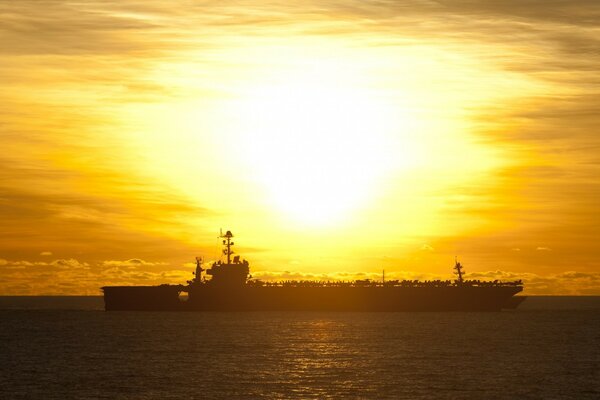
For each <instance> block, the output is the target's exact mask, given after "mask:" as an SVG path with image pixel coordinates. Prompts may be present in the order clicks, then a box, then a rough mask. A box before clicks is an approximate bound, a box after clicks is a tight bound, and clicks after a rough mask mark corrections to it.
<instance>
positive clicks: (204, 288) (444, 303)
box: [103, 285, 524, 311]
mask: <svg viewBox="0 0 600 400" xmlns="http://www.w3.org/2000/svg"><path fill="white" fill-rule="evenodd" d="M165 286H166V287H165ZM143 288H144V289H142V290H140V289H139V287H118V290H114V289H115V287H105V288H103V289H104V300H105V305H106V310H107V311H113V310H130V311H500V310H502V309H514V308H516V307H517V306H518V305H519V304H520V303H521V302H522V301H523V300H524V297H513V296H514V295H515V294H517V293H518V292H520V291H521V290H522V288H521V287H518V286H487V287H486V286H446V287H426V286H425V287H398V286H390V287H386V286H372V287H369V286H365V287H344V286H320V287H310V286H308V287H303V286H294V287H286V286H252V285H246V286H244V287H241V288H239V287H238V288H235V289H233V288H232V289H230V290H227V289H226V288H222V287H216V286H211V285H200V286H198V287H189V288H185V291H187V292H188V298H187V300H186V301H183V300H180V298H179V294H180V293H181V292H182V291H183V290H184V288H183V287H182V286H168V285H163V288H162V290H158V289H155V290H153V289H152V288H161V287H160V286H155V287H151V286H149V287H143ZM136 289H137V290H136Z"/></svg>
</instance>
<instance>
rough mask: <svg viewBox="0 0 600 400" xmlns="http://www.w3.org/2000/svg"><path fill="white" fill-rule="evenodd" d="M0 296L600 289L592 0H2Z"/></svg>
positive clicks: (598, 55) (597, 69) (599, 85)
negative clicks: (378, 288)
mask: <svg viewBox="0 0 600 400" xmlns="http://www.w3.org/2000/svg"><path fill="white" fill-rule="evenodd" d="M0 21H1V23H0V57H1V58H0V59H1V62H0V83H1V87H2V90H1V91H0V144H1V151H0V166H1V168H0V220H1V224H0V230H1V235H0V295H28V294H94V295H95V294H100V293H101V292H100V290H99V288H100V286H103V285H113V284H156V283H184V282H185V280H186V279H190V278H191V277H192V275H191V271H192V270H193V264H192V263H193V261H194V257H195V256H197V255H198V256H203V257H204V258H205V260H215V259H218V257H219V246H218V240H217V235H218V233H219V228H223V229H231V230H232V231H233V233H234V234H235V235H236V238H235V241H236V242H237V245H236V251H237V252H239V253H240V254H241V255H242V256H243V257H244V258H246V259H248V260H249V261H250V267H251V272H252V274H253V276H254V277H259V278H262V279H288V278H293V279H346V280H348V279H355V278H375V279H379V277H380V275H381V271H382V269H385V271H386V277H388V276H389V277H390V279H392V278H399V279H416V278H419V279H432V278H442V279H450V278H451V276H452V275H451V268H452V266H453V263H454V257H455V256H458V257H459V259H460V260H461V261H462V262H463V263H464V265H465V269H466V271H467V278H471V279H484V278H485V279H507V280H508V279H510V280H512V279H523V280H524V281H525V293H526V294H581V295H583V294H597V295H600V212H599V211H600V206H599V205H600V52H599V51H598V49H600V2H598V1H597V0H574V1H553V0H544V1H533V0H506V1H468V0H440V1H425V0H410V1H396V0H394V1H385V0H384V1H362V0H361V1H356V0H347V1H313V0H308V1H302V2H289V1H272V2H267V1H238V2H231V3H229V2H220V1H181V2H173V1H167V0H162V1H144V2H140V1H129V0H125V1H93V0H90V1H50V0H49V1H33V0H20V1H4V2H2V3H0Z"/></svg>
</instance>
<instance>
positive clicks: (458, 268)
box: [454, 257, 465, 284]
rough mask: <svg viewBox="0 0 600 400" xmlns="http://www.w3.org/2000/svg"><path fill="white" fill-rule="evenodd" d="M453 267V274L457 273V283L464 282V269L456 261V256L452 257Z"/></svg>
mask: <svg viewBox="0 0 600 400" xmlns="http://www.w3.org/2000/svg"><path fill="white" fill-rule="evenodd" d="M454 269H455V270H456V272H455V274H456V275H458V280H457V281H458V283H459V284H461V283H463V282H464V279H463V274H464V273H465V271H464V270H463V266H462V264H461V263H459V262H458V258H457V257H454Z"/></svg>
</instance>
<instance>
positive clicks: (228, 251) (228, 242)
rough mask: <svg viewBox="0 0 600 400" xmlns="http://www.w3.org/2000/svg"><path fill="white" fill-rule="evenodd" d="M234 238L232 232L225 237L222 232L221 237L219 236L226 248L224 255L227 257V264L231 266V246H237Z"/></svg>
mask: <svg viewBox="0 0 600 400" xmlns="http://www.w3.org/2000/svg"><path fill="white" fill-rule="evenodd" d="M232 237H233V233H231V231H227V232H225V234H224V235H223V231H221V235H220V236H219V238H221V239H223V246H225V248H224V249H223V254H225V255H226V256H227V264H231V255H232V254H233V250H231V246H233V245H234V244H235V243H233V242H232V241H231V238H232Z"/></svg>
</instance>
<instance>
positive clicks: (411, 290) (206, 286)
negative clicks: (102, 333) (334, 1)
mask: <svg viewBox="0 0 600 400" xmlns="http://www.w3.org/2000/svg"><path fill="white" fill-rule="evenodd" d="M219 238H221V239H222V243H223V255H224V256H225V257H224V258H225V259H226V261H217V262H214V263H212V265H211V266H210V268H207V269H205V268H204V267H203V264H202V259H201V258H200V257H196V271H195V272H194V278H193V279H191V280H189V281H188V282H187V285H168V284H164V285H157V286H104V287H102V290H103V292H104V305H105V309H106V311H500V310H502V309H514V308H516V307H517V306H518V305H519V304H520V303H521V302H523V300H525V298H526V297H525V296H517V297H514V296H515V295H516V294H517V293H519V292H521V291H522V290H523V283H522V282H521V281H520V280H519V281H513V282H500V281H497V280H496V281H479V280H466V279H464V269H463V266H462V264H461V263H460V262H458V260H455V265H454V273H455V274H456V279H454V280H445V281H443V280H434V281H417V280H402V281H400V280H388V281H386V280H385V275H384V276H383V279H382V281H381V282H376V281H372V280H368V279H367V280H356V281H351V282H318V281H282V282H262V281H260V280H256V279H251V276H250V266H249V263H248V261H246V260H240V256H238V255H235V256H233V258H232V255H233V251H232V246H234V242H233V241H232V240H231V239H232V238H233V234H232V233H231V231H227V232H226V233H225V234H224V235H223V234H221V235H220V236H219ZM203 273H205V275H204V276H203ZM207 275H209V276H210V279H207ZM184 293H187V296H184V295H183V294H184Z"/></svg>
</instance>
